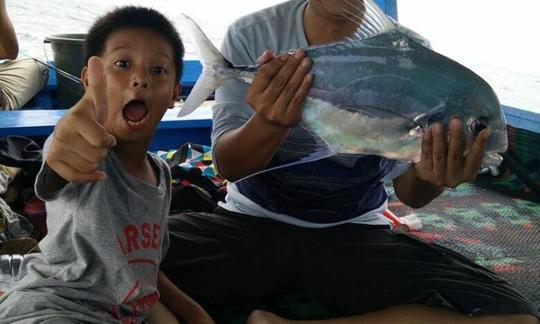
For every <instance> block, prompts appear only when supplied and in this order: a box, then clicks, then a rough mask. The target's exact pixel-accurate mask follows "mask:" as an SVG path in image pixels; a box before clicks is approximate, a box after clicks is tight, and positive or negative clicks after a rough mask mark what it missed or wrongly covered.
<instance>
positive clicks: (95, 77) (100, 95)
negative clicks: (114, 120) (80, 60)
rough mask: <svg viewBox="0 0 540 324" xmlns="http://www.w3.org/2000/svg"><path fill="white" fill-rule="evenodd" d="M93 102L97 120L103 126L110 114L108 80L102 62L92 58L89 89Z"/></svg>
mask: <svg viewBox="0 0 540 324" xmlns="http://www.w3.org/2000/svg"><path fill="white" fill-rule="evenodd" d="M87 91H89V92H90V94H91V97H92V102H93V109H94V112H95V116H96V120H97V121H98V122H99V123H100V124H103V123H105V120H106V119H107V115H108V113H109V109H108V100H107V80H106V78H105V69H104V67H103V62H102V60H101V59H100V58H99V57H97V56H92V57H91V58H90V59H89V60H88V89H87Z"/></svg>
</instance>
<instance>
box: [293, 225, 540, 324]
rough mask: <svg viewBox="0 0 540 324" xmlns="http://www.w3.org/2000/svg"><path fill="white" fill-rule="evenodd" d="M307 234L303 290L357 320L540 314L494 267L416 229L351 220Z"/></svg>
mask: <svg viewBox="0 0 540 324" xmlns="http://www.w3.org/2000/svg"><path fill="white" fill-rule="evenodd" d="M306 237H307V238H309V240H308V241H306V242H303V246H304V247H306V248H307V250H306V251H305V253H304V254H303V256H304V258H303V260H302V263H303V265H304V266H303V269H305V271H304V272H303V273H302V275H301V278H303V285H304V288H305V289H306V290H307V291H309V292H311V293H312V294H314V295H316V296H318V297H319V298H320V299H322V300H325V301H327V302H328V303H329V304H330V305H331V306H333V307H334V308H335V310H336V311H337V313H338V314H341V315H343V316H354V317H353V319H354V320H356V321H357V320H359V319H362V320H366V321H367V322H368V323H369V321H368V320H369V319H373V320H376V321H377V323H381V322H382V319H385V318H388V319H390V320H396V319H397V318H399V321H398V322H400V323H402V322H406V321H407V320H409V321H410V322H416V323H418V322H420V323H421V322H422V320H423V321H424V322H437V323H444V321H445V320H446V321H449V322H459V321H461V320H462V321H463V322H466V323H469V322H472V323H474V322H475V321H480V322H482V321H487V320H489V321H490V322H491V323H493V322H494V321H495V319H497V321H506V322H507V323H513V322H514V321H515V322H518V321H519V320H525V321H526V322H527V321H529V322H535V321H534V320H535V318H534V317H533V316H531V315H536V316H538V313H537V312H536V310H535V308H534V306H533V305H532V304H531V303H530V302H528V301H527V300H526V299H525V298H524V297H523V296H522V295H521V294H520V293H519V292H517V291H516V290H515V289H514V288H512V287H511V286H510V285H509V284H508V283H507V282H505V281H504V280H502V279H501V278H500V277H498V276H497V275H496V274H495V273H493V272H491V271H489V270H487V269H485V268H482V267H480V266H478V265H476V264H475V263H474V262H472V261H471V260H470V259H468V258H466V257H464V256H462V255H460V254H458V253H456V252H454V251H451V250H449V249H446V248H443V247H441V246H438V245H434V244H429V243H427V242H425V241H423V240H420V239H417V238H416V237H413V236H411V235H408V234H405V233H396V232H393V231H390V230H386V229H370V228H366V227H365V226H362V225H354V224H349V225H346V226H338V227H336V228H332V229H326V230H320V231H318V232H317V233H316V234H314V235H311V236H306ZM361 314H364V315H361ZM356 315H360V316H359V317H358V316H356ZM362 323H363V322H362Z"/></svg>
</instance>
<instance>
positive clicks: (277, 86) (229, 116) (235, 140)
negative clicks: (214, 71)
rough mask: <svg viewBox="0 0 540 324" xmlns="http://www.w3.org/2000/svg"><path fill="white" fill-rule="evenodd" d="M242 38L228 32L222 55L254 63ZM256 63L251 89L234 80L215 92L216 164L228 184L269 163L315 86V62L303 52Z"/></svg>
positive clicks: (266, 56)
mask: <svg viewBox="0 0 540 324" xmlns="http://www.w3.org/2000/svg"><path fill="white" fill-rule="evenodd" d="M242 40H243V38H242V36H241V35H237V34H231V32H230V31H229V33H228V34H227V37H226V39H225V43H224V46H223V47H224V52H223V53H224V54H225V56H229V58H231V59H232V63H234V64H253V61H252V60H251V59H250V54H249V53H246V50H245V49H246V48H248V46H249V44H244V43H242ZM246 43H247V41H246ZM255 55H257V54H255ZM257 63H259V64H263V65H262V67H261V68H260V69H259V71H258V72H257V74H256V76H255V79H254V80H253V83H252V84H251V86H249V88H247V86H246V85H243V84H242V83H240V82H239V81H236V80H230V81H227V82H226V83H225V84H224V85H223V86H222V87H221V88H220V89H218V90H217V92H216V105H215V106H214V129H213V132H214V134H213V140H214V143H213V154H214V161H215V163H216V166H217V168H218V170H219V172H220V174H221V175H222V176H223V177H225V178H226V179H228V180H230V181H235V180H238V179H240V178H243V177H245V176H247V175H249V174H251V173H253V172H256V171H259V170H261V169H263V168H264V167H265V166H266V165H267V164H268V163H269V162H270V161H271V159H272V157H273V156H274V154H275V152H276V151H277V149H278V147H279V146H280V144H281V143H282V141H283V140H284V139H285V137H286V136H287V134H288V131H289V129H290V128H291V127H294V126H296V125H298V123H299V122H300V119H301V105H302V102H303V100H304V98H305V96H306V95H307V93H308V91H309V88H310V87H311V83H312V76H311V75H310V74H309V70H310V68H311V61H310V60H309V59H307V58H305V55H304V52H303V51H298V52H295V53H293V54H282V55H280V56H277V57H274V56H273V55H272V53H270V52H266V53H264V54H263V55H262V56H261V57H260V58H259V59H258V60H257ZM246 89H247V90H246ZM248 105H249V106H248ZM250 107H251V108H250ZM216 132H217V133H219V135H218V136H217V138H216V136H214V135H215V133H216Z"/></svg>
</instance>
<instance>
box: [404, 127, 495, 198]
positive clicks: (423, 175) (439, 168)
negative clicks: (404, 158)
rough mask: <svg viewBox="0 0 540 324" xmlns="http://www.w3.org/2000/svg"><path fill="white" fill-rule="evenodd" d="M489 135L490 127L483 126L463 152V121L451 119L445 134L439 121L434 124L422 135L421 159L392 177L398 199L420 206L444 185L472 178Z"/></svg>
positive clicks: (437, 193)
mask: <svg viewBox="0 0 540 324" xmlns="http://www.w3.org/2000/svg"><path fill="white" fill-rule="evenodd" d="M447 138H448V141H447ZM488 138H489V130H488V129H484V130H483V131H482V132H481V133H480V134H478V136H477V137H476V139H475V141H474V142H473V143H472V145H471V147H470V148H469V150H468V152H467V154H464V153H465V134H464V129H463V123H462V122H461V121H460V120H459V119H457V118H454V119H453V120H452V121H451V122H450V126H449V134H448V136H447V134H446V133H445V132H444V127H443V125H442V124H440V123H436V124H434V125H433V126H432V127H430V129H429V130H428V131H427V132H426V134H425V135H424V137H423V138H422V153H421V159H420V162H418V163H415V164H413V166H412V167H411V168H410V169H409V170H408V171H407V172H405V173H404V174H403V175H401V176H400V177H398V178H396V179H394V189H395V190H396V195H397V196H398V198H399V200H401V201H402V202H403V203H404V204H406V205H408V206H411V207H413V208H420V207H423V206H425V205H427V204H428V203H429V202H431V201H432V200H433V199H435V198H436V197H438V196H439V195H440V194H441V193H442V192H443V191H444V188H446V187H449V188H455V187H457V186H459V185H460V184H461V183H463V182H468V181H472V180H474V179H475V178H476V174H477V173H478V169H479V168H480V164H481V163H482V158H483V156H484V152H485V148H486V143H487V140H488Z"/></svg>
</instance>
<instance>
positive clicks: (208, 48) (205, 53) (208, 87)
mask: <svg viewBox="0 0 540 324" xmlns="http://www.w3.org/2000/svg"><path fill="white" fill-rule="evenodd" d="M180 17H181V18H182V20H183V23H184V24H185V25H186V26H187V27H189V29H190V31H191V34H192V38H193V42H194V43H195V45H196V47H197V48H198V50H199V57H200V60H201V64H202V72H201V75H200V76H199V79H198V80H197V82H196V83H195V86H194V87H193V89H192V90H191V92H190V93H189V96H188V98H187V99H186V100H185V101H184V103H183V104H182V107H181V108H180V112H179V113H178V117H182V116H186V115H188V114H190V113H191V112H193V111H194V110H195V109H197V107H199V106H200V105H201V104H202V103H203V102H204V101H205V100H206V99H207V98H208V96H210V95H211V94H212V92H214V91H215V90H216V89H217V88H219V86H220V85H221V84H222V83H223V82H225V80H227V79H228V78H230V77H228V76H225V75H224V74H220V73H219V71H218V69H220V68H222V69H227V68H230V67H231V66H232V64H231V63H230V62H229V61H227V60H226V59H225V57H223V55H222V54H221V53H220V52H219V50H218V49H217V48H216V47H215V46H214V45H213V44H212V42H211V41H210V39H209V38H208V37H207V36H206V35H205V34H204V32H203V31H202V30H201V28H200V27H199V26H198V25H197V24H196V23H195V21H193V19H191V18H190V17H188V16H186V15H184V14H181V15H180Z"/></svg>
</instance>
